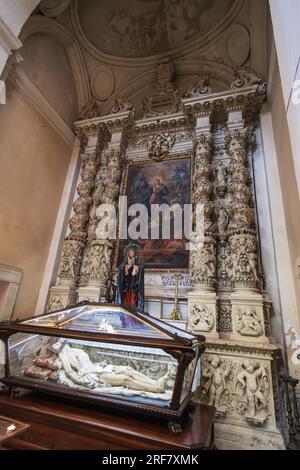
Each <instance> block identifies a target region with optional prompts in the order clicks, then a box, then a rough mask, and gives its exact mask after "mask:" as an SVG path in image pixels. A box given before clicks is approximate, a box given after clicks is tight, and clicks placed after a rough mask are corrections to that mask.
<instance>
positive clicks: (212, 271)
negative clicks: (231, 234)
mask: <svg viewBox="0 0 300 470" xmlns="http://www.w3.org/2000/svg"><path fill="white" fill-rule="evenodd" d="M195 144H196V145H195V156H194V162H193V177H192V194H193V223H192V225H193V227H192V228H193V230H194V233H195V235H194V237H195V239H194V240H192V242H194V243H192V249H191V251H190V275H191V281H192V286H193V289H192V291H191V292H190V293H189V295H188V309H189V322H188V328H189V330H190V331H192V332H194V333H203V334H205V335H206V336H208V337H210V338H217V337H218V333H217V313H216V293H215V283H216V246H215V237H214V234H215V223H214V221H213V213H214V205H213V202H212V201H211V195H212V191H213V182H212V164H211V160H212V136H211V135H210V133H209V132H206V133H202V134H200V135H199V136H198V137H197V138H196V142H195ZM197 206H198V208H199V207H201V211H200V212H201V214H202V217H201V219H202V227H201V232H202V233H201V234H200V232H199V227H197V230H196V232H195V228H196V227H195V225H196V222H197V223H199V212H198V210H197ZM197 214H198V217H197ZM196 218H197V220H196ZM198 232H199V235H201V236H200V239H197V237H198V235H197V234H198Z"/></svg>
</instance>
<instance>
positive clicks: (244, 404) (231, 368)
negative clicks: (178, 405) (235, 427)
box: [200, 355, 270, 426]
mask: <svg viewBox="0 0 300 470" xmlns="http://www.w3.org/2000/svg"><path fill="white" fill-rule="evenodd" d="M201 362H202V380H201V388H200V401H201V402H202V403H204V404H208V405H210V406H213V405H214V406H215V407H216V412H217V415H221V416H224V415H226V414H228V415H230V416H242V417H244V418H245V419H246V420H247V421H250V423H251V424H253V425H256V426H257V425H262V424H264V423H265V422H266V420H267V419H268V417H269V415H270V411H269V397H270V383H269V378H268V366H267V365H266V363H264V362H261V363H259V362H258V361H254V360H248V359H247V360H244V361H239V360H238V359H236V360H234V359H224V358H220V357H219V356H215V355H213V356H209V355H204V356H203V357H202V361H201Z"/></svg>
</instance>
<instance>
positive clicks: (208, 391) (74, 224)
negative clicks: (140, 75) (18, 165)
mask: <svg viewBox="0 0 300 470" xmlns="http://www.w3.org/2000/svg"><path fill="white" fill-rule="evenodd" d="M172 73H173V68H172V65H171V64H170V63H167V62H165V63H163V64H162V65H161V66H159V68H158V72H157V84H156V87H155V90H154V94H153V95H152V96H150V97H148V98H147V99H146V100H145V102H144V113H145V115H144V118H143V119H141V120H138V121H135V120H134V111H133V110H132V106H131V105H130V103H129V102H128V100H124V103H125V104H124V106H122V99H121V98H120V97H118V103H117V104H118V106H115V107H114V110H113V112H112V114H110V115H107V116H104V117H100V118H97V117H94V118H91V119H86V120H81V121H78V122H77V123H75V129H76V133H77V136H78V138H79V139H80V141H81V145H82V152H81V159H82V166H81V174H80V179H79V183H78V187H77V196H76V197H75V201H74V204H73V211H72V214H71V218H70V223H69V231H68V233H67V235H66V237H65V240H64V243H63V247H62V255H61V261H60V269H59V273H58V276H57V281H56V285H55V286H53V287H52V288H51V289H50V292H49V299H48V304H47V310H48V311H51V310H55V309H58V308H62V307H65V306H66V305H68V304H72V303H74V302H75V301H81V300H96V301H98V300H99V298H103V295H104V293H105V284H106V281H107V278H108V276H109V275H110V274H111V273H112V269H113V256H114V253H116V242H115V240H107V241H103V240H99V238H98V237H97V226H98V224H99V222H100V219H101V216H99V212H98V211H97V208H98V207H99V206H100V205H101V204H102V203H111V204H114V205H115V206H117V203H118V198H119V195H120V193H121V191H122V175H123V185H124V174H125V173H126V172H124V171H123V170H124V168H125V164H128V163H130V162H131V163H132V162H134V163H136V164H137V163H139V162H143V161H145V160H146V161H149V162H151V161H152V162H153V161H155V162H159V161H165V159H167V158H176V157H178V156H180V155H183V154H184V155H186V156H190V158H191V162H192V164H191V203H192V204H193V207H196V206H195V205H196V204H199V203H201V204H202V205H203V207H204V241H203V243H202V244H201V248H199V249H197V246H196V249H194V250H193V251H191V252H190V259H189V270H188V273H187V276H186V277H187V280H185V281H184V282H182V284H181V285H180V297H181V301H182V302H183V303H185V305H186V312H187V314H186V321H187V328H188V329H189V330H190V331H191V332H193V333H194V334H204V335H205V336H206V337H207V349H206V353H205V354H204V356H203V361H202V378H201V384H199V387H198V390H197V391H196V393H195V400H199V401H201V402H203V403H209V404H210V405H214V406H215V407H216V409H217V422H216V437H217V444H218V442H219V446H220V448H222V447H225V448H230V447H232V448H238V447H241V448H251V446H252V445H254V444H255V446H256V448H257V447H259V448H270V447H272V448H282V447H283V440H282V437H281V435H280V433H279V431H278V430H277V425H278V407H279V401H278V393H277V377H276V354H277V350H278V348H277V347H276V346H275V345H274V344H273V343H272V342H270V338H269V335H270V333H269V331H270V325H269V323H268V319H267V316H266V314H265V312H266V303H265V300H264V296H263V294H262V292H263V271H262V266H261V261H260V255H259V239H258V233H257V223H256V211H255V198H254V186H253V181H252V178H253V176H252V175H253V172H252V154H253V150H254V145H255V138H254V129H255V127H256V126H257V123H258V118H259V114H260V108H261V106H262V103H263V102H264V99H265V93H266V88H265V85H264V84H263V83H262V81H261V80H260V79H259V77H257V75H256V74H255V73H254V72H252V71H250V70H249V69H245V70H244V69H241V70H239V71H236V77H235V79H234V81H233V83H232V86H231V89H230V90H228V91H226V92H223V93H214V92H213V90H211V89H210V87H209V81H208V77H206V78H205V80H204V81H203V80H199V86H198V87H196V86H193V87H192V89H191V90H185V91H184V93H183V95H182V96H180V95H179V94H178V91H177V90H175V88H174V85H173V83H172ZM200 85H201V86H200ZM168 276H169V274H168V273H167V272H165V273H157V274H153V273H148V274H147V275H146V279H145V283H146V296H148V297H149V298H150V297H151V298H152V299H153V298H154V299H155V298H157V299H163V300H162V301H165V300H166V301H167V297H168V296H169V297H170V295H174V286H173V285H171V284H172V283H171V284H170V282H169V283H168V284H166V277H168ZM151 305H152V304H151V302H150V301H149V302H148V306H149V308H148V310H149V313H150V314H154V311H152V310H151V308H152V307H151ZM226 436H227V437H226ZM240 436H242V438H241V440H240V442H239V438H240Z"/></svg>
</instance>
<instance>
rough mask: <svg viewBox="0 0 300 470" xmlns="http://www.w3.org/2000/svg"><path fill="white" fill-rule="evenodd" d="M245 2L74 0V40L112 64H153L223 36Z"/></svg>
mask: <svg viewBox="0 0 300 470" xmlns="http://www.w3.org/2000/svg"><path fill="white" fill-rule="evenodd" d="M244 1H245V0H152V1H151V0H149V1H148V0H127V1H126V3H125V2H124V1H123V0H110V1H109V2H100V1H99V0H85V1H84V2H80V1H78V0H74V1H73V2H72V3H71V8H70V19H71V22H72V26H73V30H74V31H76V34H77V37H78V40H79V41H80V43H81V44H82V46H83V47H84V48H85V50H86V51H88V52H89V53H90V54H92V55H93V56H94V57H95V58H96V59H98V60H100V61H102V62H105V63H107V64H112V65H124V66H135V65H153V64H154V63H157V61H158V60H159V58H161V57H163V56H164V57H166V56H168V57H170V58H171V59H172V60H174V59H175V58H179V57H181V56H183V55H185V54H186V53H187V52H192V51H194V50H197V49H199V48H201V47H203V46H205V45H206V44H208V43H210V42H211V41H214V40H216V39H218V38H219V37H221V35H222V34H223V33H224V31H225V30H226V28H227V27H228V26H229V25H230V24H231V23H232V21H233V20H234V18H235V17H236V16H237V14H238V13H239V12H240V10H241V8H242V7H243V5H244Z"/></svg>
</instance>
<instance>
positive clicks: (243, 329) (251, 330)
mask: <svg viewBox="0 0 300 470" xmlns="http://www.w3.org/2000/svg"><path fill="white" fill-rule="evenodd" d="M236 331H237V332H238V333H240V334H241V335H243V336H261V335H262V334H263V327H262V322H261V320H260V319H259V318H258V315H257V313H256V310H255V308H246V310H245V311H242V310H241V309H238V310H237V322H236Z"/></svg>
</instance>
